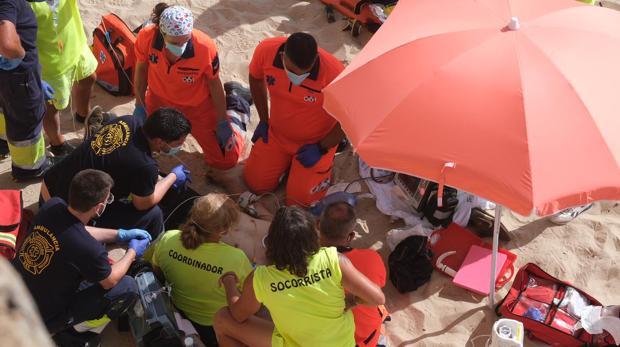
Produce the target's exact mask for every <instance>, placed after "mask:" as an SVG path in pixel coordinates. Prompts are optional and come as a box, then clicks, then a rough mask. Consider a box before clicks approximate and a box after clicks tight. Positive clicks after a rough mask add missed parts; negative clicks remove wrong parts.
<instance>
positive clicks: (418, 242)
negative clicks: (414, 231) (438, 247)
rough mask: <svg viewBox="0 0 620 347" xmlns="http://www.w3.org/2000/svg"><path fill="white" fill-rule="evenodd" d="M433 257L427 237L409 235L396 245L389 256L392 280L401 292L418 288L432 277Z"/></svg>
mask: <svg viewBox="0 0 620 347" xmlns="http://www.w3.org/2000/svg"><path fill="white" fill-rule="evenodd" d="M432 258H433V253H432V252H431V250H430V248H429V244H428V238H427V237H425V236H418V235H413V236H409V237H408V238H406V239H404V240H403V241H401V242H400V243H399V244H398V245H397V246H396V248H395V249H394V251H393V252H392V253H391V254H390V256H389V258H388V265H389V268H390V281H392V284H393V285H394V287H396V289H398V291H399V292H401V293H408V292H411V291H414V290H416V289H418V288H419V287H420V286H422V285H423V284H425V283H426V282H428V281H429V280H430V279H431V274H432V273H433V264H432V262H431V260H432Z"/></svg>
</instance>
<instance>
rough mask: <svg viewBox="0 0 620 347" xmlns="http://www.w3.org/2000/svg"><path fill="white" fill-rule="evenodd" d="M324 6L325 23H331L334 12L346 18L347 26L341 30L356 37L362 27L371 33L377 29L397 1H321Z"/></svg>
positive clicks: (333, 19)
mask: <svg viewBox="0 0 620 347" xmlns="http://www.w3.org/2000/svg"><path fill="white" fill-rule="evenodd" d="M321 1H322V2H323V3H324V4H325V11H326V13H327V21H328V22H330V23H332V22H334V21H335V20H336V19H335V13H334V10H335V11H338V12H340V13H341V14H343V15H344V16H345V17H347V18H348V24H347V26H346V27H345V29H343V30H350V31H351V35H353V36H354V37H357V36H358V35H359V34H360V32H361V30H362V27H365V28H366V29H367V30H368V31H370V32H371V33H374V32H376V31H377V30H379V27H380V26H381V24H383V22H385V20H386V19H387V16H388V15H389V14H390V13H391V12H392V10H393V9H394V7H395V6H396V3H398V0H321Z"/></svg>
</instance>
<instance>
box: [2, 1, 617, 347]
mask: <svg viewBox="0 0 620 347" xmlns="http://www.w3.org/2000/svg"><path fill="white" fill-rule="evenodd" d="M157 2H158V1H152V0H148V1H147V0H110V1H101V0H97V1H96V0H79V4H80V10H81V13H82V19H83V21H84V25H85V29H86V32H87V33H88V36H89V37H90V36H91V33H92V30H93V28H94V27H95V26H96V25H97V24H98V23H99V21H100V18H101V15H104V14H106V13H108V12H114V13H116V14H118V15H119V16H121V17H122V18H123V19H124V20H125V21H126V22H127V23H128V24H129V25H130V27H132V28H133V27H136V26H138V25H139V24H140V23H141V22H143V21H144V20H145V19H146V18H147V17H148V16H149V14H150V11H151V8H152V7H153V6H154V5H155V4H156V3H157ZM177 3H178V4H182V5H185V6H189V7H191V9H192V10H193V12H194V15H195V18H196V27H197V28H198V29H201V30H203V31H205V32H206V33H208V34H209V35H210V36H211V37H213V38H214V39H215V41H216V43H217V45H218V47H219V49H220V53H219V54H220V61H221V64H222V67H221V77H222V80H223V81H229V80H237V81H242V82H244V83H246V84H247V75H248V67H247V66H248V64H249V61H250V58H251V56H252V52H253V49H254V47H255V46H256V44H257V43H258V42H259V41H260V40H262V39H264V38H266V37H273V36H279V35H285V34H288V33H292V32H295V31H308V32H310V33H312V34H313V35H314V36H315V37H316V38H317V39H318V41H319V44H320V46H322V47H323V48H325V49H326V50H327V51H329V52H332V53H333V54H334V55H335V56H336V57H337V58H339V59H341V60H343V61H344V62H345V63H347V62H349V61H351V59H353V57H354V56H355V54H356V53H357V52H359V51H360V49H361V48H362V47H363V44H364V43H365V42H367V40H368V38H369V34H368V33H363V34H362V35H361V36H360V37H359V38H352V37H351V35H350V34H349V33H348V32H342V31H341V28H342V27H343V26H344V22H343V21H341V20H337V22H336V23H332V24H328V23H327V21H326V18H325V14H324V11H323V7H322V5H321V4H320V2H319V1H318V0H313V1H308V2H306V1H295V0H251V1H249V0H219V1H218V0H185V1H183V0H181V1H177ZM606 5H608V6H610V7H612V6H615V7H616V8H620V6H618V3H617V2H615V3H612V2H607V3H606ZM338 19H340V16H338ZM92 102H93V104H98V105H101V106H103V107H104V109H110V110H112V111H114V112H116V113H117V114H130V113H131V112H132V111H133V101H132V99H131V98H114V97H111V96H110V95H107V94H106V93H105V92H103V91H102V90H101V89H100V88H98V87H96V88H95V92H94V93H93V97H92ZM253 112H255V111H253ZM70 115H71V111H70V110H65V111H64V112H63V113H62V122H63V124H62V125H63V130H64V131H66V132H69V135H68V138H69V139H70V141H71V142H74V143H75V144H78V143H79V142H80V141H81V136H82V134H83V129H82V127H81V126H79V125H75V124H73V122H72V121H71V116H70ZM253 122H254V123H255V122H256V114H254V115H253ZM252 128H254V124H253V125H252ZM180 158H181V160H183V162H185V163H187V164H188V166H189V168H190V170H191V171H192V173H193V177H194V183H193V185H192V186H193V188H194V189H196V190H197V191H199V192H201V193H207V192H210V191H214V190H219V191H221V188H219V187H216V186H214V185H212V184H209V183H208V182H207V179H206V178H204V177H205V173H206V172H207V168H206V166H205V165H204V163H203V161H202V155H201V154H200V153H199V147H198V146H197V145H196V142H195V141H193V139H192V140H190V141H188V143H187V144H186V145H185V146H184V147H183V152H182V153H181V155H180ZM176 164H177V163H176V161H174V159H168V158H166V160H163V159H162V160H161V166H162V169H164V170H167V169H169V168H171V167H172V166H173V165H176ZM237 171H239V170H237ZM358 176H359V175H358V173H357V159H356V158H355V157H354V156H353V154H352V153H350V152H347V153H343V154H341V155H339V156H338V157H337V159H336V181H337V182H350V181H352V180H353V179H355V178H357V177H358ZM39 186H40V185H39V184H29V185H26V184H15V183H14V182H13V181H12V180H11V174H10V161H9V160H3V161H2V162H0V187H2V188H3V189H16V188H19V189H23V191H24V202H25V206H26V207H31V208H33V209H36V203H37V201H38V194H39ZM364 189H365V187H364ZM358 213H359V215H360V219H361V220H362V222H363V224H365V226H366V227H365V228H362V227H361V226H360V227H359V228H358V229H359V230H358V231H359V237H358V238H357V239H356V240H355V245H356V246H358V247H372V248H373V249H376V250H378V251H379V252H380V253H381V254H382V255H383V256H384V259H385V260H386V261H387V256H388V254H389V249H388V247H387V245H386V244H385V235H386V233H387V231H389V230H390V229H392V228H394V227H398V226H400V225H398V224H391V223H390V219H389V218H388V217H386V216H384V215H382V214H380V213H379V212H378V211H377V209H376V208H375V206H374V201H373V200H370V199H364V200H361V202H360V205H359V208H358ZM503 222H504V224H505V225H506V226H507V227H508V229H509V230H511V236H512V241H511V242H509V243H507V244H505V245H504V247H505V248H508V249H509V250H511V251H512V252H514V253H516V254H517V255H518V257H519V258H518V260H517V264H516V265H517V267H520V266H522V265H524V264H526V263H529V262H531V263H536V264H538V265H539V266H541V267H542V268H543V269H544V270H546V271H547V272H549V273H550V274H551V275H553V276H557V277H559V278H561V279H564V280H567V281H570V282H572V283H573V284H574V285H575V286H577V287H578V288H581V289H583V290H586V291H587V292H588V293H590V294H591V295H592V296H594V297H596V298H597V299H599V300H600V301H601V302H603V303H604V304H620V294H619V292H618V291H616V290H617V286H618V284H619V283H620V280H619V278H620V268H619V267H618V264H619V263H620V205H619V204H618V203H614V202H603V203H597V204H595V206H594V208H592V209H591V210H590V211H588V212H587V213H586V214H584V215H583V216H581V217H580V218H579V219H577V220H575V221H574V222H572V223H570V224H568V225H566V226H555V225H553V224H551V223H550V222H549V221H547V220H546V219H537V218H535V217H522V216H518V215H515V214H513V213H510V212H509V211H507V212H505V213H504V216H503ZM509 286H510V284H508V285H507V286H506V287H505V288H503V289H502V290H500V291H499V293H498V298H501V297H503V296H504V295H505V294H506V292H507V289H508V288H509ZM385 293H386V297H387V308H388V310H389V311H390V312H391V315H392V321H391V322H389V323H388V324H387V336H388V338H389V342H390V346H465V345H469V346H472V345H473V346H484V343H485V339H486V338H480V339H477V340H475V338H476V337H478V336H480V335H489V334H490V331H491V326H492V324H493V322H494V321H495V320H496V316H495V313H494V312H493V311H492V310H491V309H489V308H488V306H487V304H486V300H485V299H483V298H482V297H480V296H478V295H474V294H470V293H469V292H467V291H465V290H463V289H460V288H458V287H455V286H454V285H452V283H451V280H450V279H449V278H448V277H446V276H444V275H442V274H440V273H437V272H435V273H434V274H433V275H432V278H431V281H430V282H429V283H428V284H426V285H424V286H423V287H421V288H420V289H418V290H417V291H415V292H413V293H411V294H406V295H402V294H399V293H398V292H397V291H396V290H395V289H394V287H393V286H392V285H391V284H389V283H388V285H387V286H386V288H385ZM133 345H134V343H133V342H132V338H131V336H130V335H129V334H128V333H119V332H118V331H116V329H115V327H114V326H113V324H112V325H111V326H110V327H108V328H107V329H106V331H105V332H104V341H103V346H114V347H124V346H133ZM526 345H527V346H539V345H540V346H542V344H540V343H536V342H532V341H526Z"/></svg>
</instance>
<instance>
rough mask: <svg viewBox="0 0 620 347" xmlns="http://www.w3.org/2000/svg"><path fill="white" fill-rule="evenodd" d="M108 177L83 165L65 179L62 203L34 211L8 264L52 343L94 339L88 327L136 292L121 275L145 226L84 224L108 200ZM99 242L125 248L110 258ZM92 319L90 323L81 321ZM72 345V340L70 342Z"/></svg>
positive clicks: (136, 252)
mask: <svg viewBox="0 0 620 347" xmlns="http://www.w3.org/2000/svg"><path fill="white" fill-rule="evenodd" d="M113 184H114V181H113V180H112V178H111V177H110V175H108V174H107V173H105V172H102V171H99V170H83V171H81V172H79V173H78V174H77V175H75V177H74V178H73V180H72V181H71V186H70V188H69V204H68V206H67V204H66V203H65V201H63V200H62V199H60V198H52V199H50V200H48V201H47V202H46V203H45V204H44V205H43V206H41V209H40V210H39V212H38V213H37V215H36V216H35V218H34V220H33V222H32V228H31V232H30V234H29V236H28V237H27V238H26V239H25V240H24V243H23V245H22V247H21V249H20V250H19V252H18V256H17V257H16V258H15V259H14V260H13V266H14V267H15V269H16V270H17V272H18V273H20V275H21V276H22V279H23V280H24V283H25V284H26V286H27V287H28V289H29V291H30V293H31V294H32V297H33V299H34V301H35V302H36V303H37V306H38V308H39V312H40V313H41V318H42V320H43V322H44V323H45V325H46V327H47V329H48V330H49V332H50V334H52V335H53V336H54V340H55V341H56V343H57V344H58V345H60V346H67V345H72V346H74V345H76V343H78V342H79V343H81V345H86V342H90V343H92V345H93V346H96V345H97V343H95V342H94V341H93V340H98V337H97V336H96V335H93V333H90V332H83V333H78V331H85V330H90V329H96V328H100V329H101V328H103V326H104V325H105V324H107V322H109V320H110V319H115V318H117V317H119V316H120V315H121V314H122V313H123V312H125V311H126V310H127V309H128V308H130V307H132V306H133V303H134V302H135V301H136V300H137V298H138V286H137V284H136V281H135V280H134V279H133V278H132V277H130V276H127V275H126V273H127V271H128V270H129V267H130V266H131V264H132V262H133V261H134V260H135V259H136V258H139V257H141V256H142V254H143V253H144V251H145V250H146V248H147V247H148V245H149V240H150V236H149V234H148V233H147V232H146V231H145V230H140V229H132V230H116V229H102V228H93V227H86V226H85V225H86V224H87V223H88V222H89V221H90V220H91V219H94V218H97V217H98V216H101V215H102V214H103V211H104V210H105V208H106V206H107V205H109V204H110V203H111V200H112V199H111V196H112V194H111V193H110V190H111V189H112V185H113ZM102 242H129V247H128V250H127V252H126V253H125V255H124V256H123V257H122V258H121V259H119V260H118V261H117V262H115V263H114V264H113V265H110V263H109V262H108V252H106V249H105V247H104V246H103V245H102V244H101V243H102ZM94 319H97V321H95V322H92V321H91V322H87V321H89V320H94ZM77 345H79V344H77Z"/></svg>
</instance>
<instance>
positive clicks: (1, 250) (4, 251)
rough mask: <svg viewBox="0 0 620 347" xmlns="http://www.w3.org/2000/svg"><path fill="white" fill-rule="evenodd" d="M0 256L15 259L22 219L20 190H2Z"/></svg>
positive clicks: (0, 204) (0, 201) (0, 192)
mask: <svg viewBox="0 0 620 347" xmlns="http://www.w3.org/2000/svg"><path fill="white" fill-rule="evenodd" d="M0 211H2V213H0V255H2V256H4V257H5V258H6V259H9V260H12V259H13V258H15V253H16V252H15V248H16V244H17V236H18V234H19V229H20V228H19V225H20V222H21V219H22V193H21V191H19V190H0Z"/></svg>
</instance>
